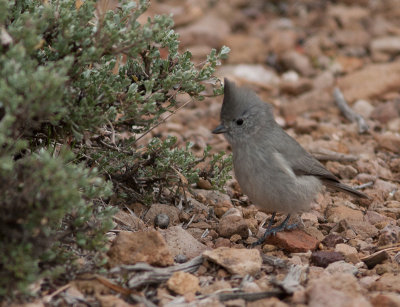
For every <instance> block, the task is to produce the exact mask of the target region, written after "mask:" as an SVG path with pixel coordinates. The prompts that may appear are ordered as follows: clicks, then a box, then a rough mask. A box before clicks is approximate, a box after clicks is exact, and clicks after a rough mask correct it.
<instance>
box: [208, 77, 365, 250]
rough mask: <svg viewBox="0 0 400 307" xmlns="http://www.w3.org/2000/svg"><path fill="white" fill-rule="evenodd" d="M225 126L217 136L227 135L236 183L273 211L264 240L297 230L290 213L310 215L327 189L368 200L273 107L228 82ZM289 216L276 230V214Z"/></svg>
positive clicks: (250, 196) (256, 202)
mask: <svg viewBox="0 0 400 307" xmlns="http://www.w3.org/2000/svg"><path fill="white" fill-rule="evenodd" d="M224 83H225V85H224V87H225V88H224V100H223V104H222V108H221V124H220V125H219V126H218V127H217V128H215V129H214V130H213V131H212V132H213V133H216V134H218V133H223V134H224V136H225V138H226V139H227V140H228V142H229V144H230V145H231V147H232V152H233V166H234V170H235V175H236V179H237V181H238V182H239V185H240V187H241V189H242V191H243V193H244V194H246V195H247V196H248V197H249V199H250V200H251V201H252V202H253V203H254V204H255V205H256V206H258V207H259V208H260V209H261V210H262V211H265V212H270V213H272V217H271V219H270V221H269V224H268V227H267V230H266V232H265V233H264V236H263V237H262V238H261V239H260V240H259V241H258V242H257V244H259V243H262V242H263V241H264V239H265V238H266V237H267V236H268V235H270V234H274V233H276V232H277V231H281V230H284V229H290V228H293V226H295V225H289V226H288V225H287V222H288V220H289V218H290V214H291V213H295V212H302V211H307V210H309V208H310V205H311V202H312V201H313V199H314V198H315V196H316V194H317V193H318V192H320V191H321V190H322V187H323V185H325V186H327V187H328V188H330V189H333V190H336V191H341V192H345V193H347V194H350V195H352V196H354V197H357V198H369V197H368V196H367V195H366V194H364V193H362V192H359V191H357V190H355V189H353V188H351V187H349V186H347V185H345V184H343V183H341V182H340V181H339V179H338V178H337V177H336V176H335V175H333V174H332V173H331V172H329V171H328V170H327V169H326V168H325V167H324V166H323V165H322V164H321V163H320V162H319V161H318V160H316V159H315V158H314V157H313V156H312V155H311V154H309V153H308V152H307V151H305V150H304V148H303V147H301V145H300V144H299V143H297V142H296V140H294V139H293V138H292V137H291V136H289V135H288V134H287V133H286V132H285V131H284V130H283V129H282V128H281V127H280V126H279V125H278V124H277V123H276V122H275V120H274V117H273V114H272V110H271V106H270V105H269V104H268V103H266V102H264V101H262V100H261V99H260V98H259V97H258V96H257V95H256V94H255V93H254V92H253V91H251V90H248V89H245V88H239V87H236V85H235V84H234V83H233V82H231V81H229V80H228V79H226V78H225V82H224ZM277 211H278V212H283V213H287V214H288V215H287V217H286V219H285V220H284V221H283V223H282V224H281V225H279V226H277V227H275V228H272V225H273V223H274V218H275V214H276V212H277Z"/></svg>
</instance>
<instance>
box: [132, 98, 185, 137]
mask: <svg viewBox="0 0 400 307" xmlns="http://www.w3.org/2000/svg"><path fill="white" fill-rule="evenodd" d="M192 100H193V98H192V97H190V99H189V100H188V101H186V102H185V103H184V104H183V105H181V106H180V107H178V108H177V109H176V110H174V111H173V112H172V113H171V114H169V115H168V116H167V117H165V118H164V119H163V120H161V121H159V122H158V123H157V124H155V125H154V126H153V127H151V128H150V129H149V130H147V131H146V132H144V133H143V134H142V135H141V136H139V137H138V138H137V139H136V141H135V143H136V142H137V141H139V140H140V139H141V138H142V137H144V136H145V135H146V134H148V133H149V132H151V131H153V130H154V129H155V128H157V127H158V126H159V125H161V124H163V123H165V122H166V120H167V119H168V118H170V117H171V116H172V115H174V114H175V113H176V112H178V111H179V110H180V109H182V108H183V107H185V106H186V105H187V104H188V103H189V102H191V101H192Z"/></svg>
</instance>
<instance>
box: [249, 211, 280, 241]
mask: <svg viewBox="0 0 400 307" xmlns="http://www.w3.org/2000/svg"><path fill="white" fill-rule="evenodd" d="M275 215H276V212H273V213H272V215H271V217H270V219H269V222H268V226H267V228H266V229H265V232H264V234H263V236H262V237H261V238H260V239H258V240H257V241H256V242H254V243H253V244H252V246H253V247H254V246H256V245H260V244H261V243H263V242H264V240H265V239H266V238H267V236H269V234H270V230H271V229H273V228H272V225H274V223H275Z"/></svg>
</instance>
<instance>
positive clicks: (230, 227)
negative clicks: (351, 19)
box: [217, 215, 249, 239]
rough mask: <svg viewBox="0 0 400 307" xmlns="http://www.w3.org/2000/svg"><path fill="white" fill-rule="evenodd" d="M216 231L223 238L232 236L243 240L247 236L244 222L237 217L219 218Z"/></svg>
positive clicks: (247, 232)
mask: <svg viewBox="0 0 400 307" xmlns="http://www.w3.org/2000/svg"><path fill="white" fill-rule="evenodd" d="M217 231H218V233H219V234H220V236H222V237H224V238H230V237H231V236H232V235H234V234H238V235H240V236H241V237H242V238H243V239H246V238H247V237H248V236H249V227H248V226H247V223H246V221H245V220H244V219H243V218H242V217H240V216H237V215H227V216H224V217H223V218H221V220H220V222H219V225H218V229H217Z"/></svg>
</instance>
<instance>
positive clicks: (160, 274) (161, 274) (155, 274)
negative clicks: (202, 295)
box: [110, 256, 203, 289]
mask: <svg viewBox="0 0 400 307" xmlns="http://www.w3.org/2000/svg"><path fill="white" fill-rule="evenodd" d="M202 263H203V257H202V256H197V257H195V258H193V259H192V260H190V261H188V262H186V263H183V264H178V265H174V266H171V267H168V268H156V267H153V266H151V265H149V264H147V263H137V264H135V265H121V266H119V267H116V268H114V269H112V270H111V271H110V272H111V273H116V272H119V271H120V270H127V271H145V272H143V273H138V274H135V276H134V277H133V278H131V279H130V280H129V282H128V286H129V288H130V289H132V288H136V287H139V286H142V285H148V284H156V283H161V282H164V281H167V280H168V279H169V278H170V277H171V275H172V273H174V272H177V271H184V272H190V273H193V272H196V271H197V269H198V268H199V266H200V265H201V264H202Z"/></svg>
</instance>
